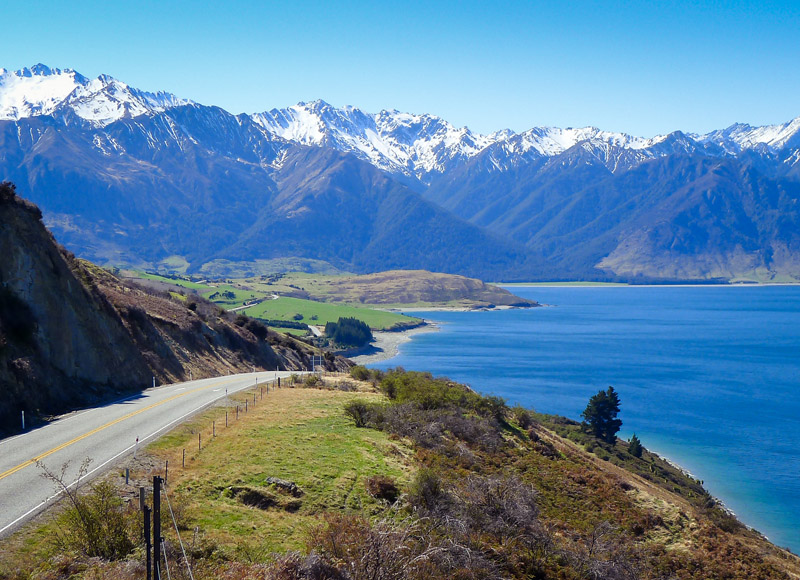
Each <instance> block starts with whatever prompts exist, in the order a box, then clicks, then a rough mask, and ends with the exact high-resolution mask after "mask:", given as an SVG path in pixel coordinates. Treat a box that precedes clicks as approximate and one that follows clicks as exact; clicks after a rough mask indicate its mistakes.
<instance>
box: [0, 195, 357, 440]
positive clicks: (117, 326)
mask: <svg viewBox="0 0 800 580" xmlns="http://www.w3.org/2000/svg"><path fill="white" fill-rule="evenodd" d="M0 247H2V248H3V253H2V255H0V284H1V286H0V386H2V390H1V391H0V403H1V405H0V425H1V426H2V427H0V433H8V432H10V431H14V430H16V429H17V428H18V426H19V425H20V412H21V411H25V414H26V417H27V421H28V425H30V424H31V423H34V422H35V421H37V420H41V419H43V418H45V417H46V416H48V415H51V414H55V413H60V412H63V411H65V410H68V409H70V408H74V407H76V406H79V405H85V404H88V403H92V402H97V401H102V400H106V399H109V398H111V397H116V396H119V395H120V394H122V393H132V392H136V391H140V390H142V389H144V388H147V387H149V386H151V385H152V377H155V378H156V380H157V381H158V382H159V383H165V382H174V381H179V380H185V379H188V378H189V374H190V372H191V373H192V376H193V377H194V378H201V377H204V376H216V375H219V374H221V373H229V372H235V371H250V370H251V369H252V368H253V366H256V367H258V368H263V369H275V368H281V369H300V368H306V367H307V366H308V361H309V357H310V353H311V349H310V347H308V346H306V345H304V344H302V343H299V342H296V341H293V340H292V339H290V338H287V337H282V336H279V335H276V334H274V333H271V332H269V331H268V330H267V329H266V328H265V327H264V326H263V325H261V324H259V323H257V322H254V321H249V320H248V319H246V318H241V319H237V318H236V317H235V316H234V315H231V314H227V313H225V312H224V311H222V310H220V309H219V307H217V306H216V305H214V304H212V303H210V302H207V301H205V300H203V299H200V298H199V297H193V298H191V299H187V298H186V297H185V296H181V295H180V294H175V295H170V294H164V293H160V292H153V291H149V290H147V289H146V288H143V287H139V286H136V285H132V284H129V283H126V282H124V281H122V280H120V279H118V278H116V277H114V276H112V275H111V274H109V273H108V272H106V271H104V270H102V269H100V268H97V267H96V266H94V265H92V264H90V263H87V262H83V261H80V260H77V259H76V258H75V257H74V256H73V255H72V254H70V253H69V252H66V251H65V250H63V249H62V248H60V247H59V246H58V245H57V244H56V242H55V240H54V239H53V237H52V236H51V235H50V233H49V232H48V231H47V230H46V229H45V227H44V225H43V224H42V222H41V212H40V211H39V210H38V208H37V207H36V206H34V205H32V204H30V203H29V202H27V201H25V200H23V199H21V198H20V197H18V196H17V195H16V194H15V191H14V187H13V185H11V184H9V183H3V184H2V185H0ZM328 364H330V365H331V368H334V367H336V366H338V367H339V368H347V364H346V363H345V362H344V361H343V360H341V359H337V360H333V359H331V361H329V362H328Z"/></svg>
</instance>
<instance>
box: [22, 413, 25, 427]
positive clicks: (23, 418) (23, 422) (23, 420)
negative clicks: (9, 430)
mask: <svg viewBox="0 0 800 580" xmlns="http://www.w3.org/2000/svg"><path fill="white" fill-rule="evenodd" d="M22 430H23V431H24V430H25V411H22Z"/></svg>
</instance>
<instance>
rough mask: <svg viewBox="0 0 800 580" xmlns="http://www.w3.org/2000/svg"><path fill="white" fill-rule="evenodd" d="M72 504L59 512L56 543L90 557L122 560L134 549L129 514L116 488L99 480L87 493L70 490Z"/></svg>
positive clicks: (69, 497)
mask: <svg viewBox="0 0 800 580" xmlns="http://www.w3.org/2000/svg"><path fill="white" fill-rule="evenodd" d="M67 497H68V499H69V506H68V507H67V509H66V510H64V512H63V513H62V514H61V515H60V516H59V518H58V521H57V525H58V528H59V533H58V537H57V540H56V543H57V544H58V545H59V546H60V547H61V548H63V549H67V550H75V551H77V552H80V553H81V554H83V555H85V556H88V557H98V558H104V559H106V560H119V559H122V558H124V557H126V556H127V555H128V554H130V553H131V552H133V549H134V547H135V544H134V542H133V541H132V540H131V537H130V535H129V533H128V530H129V529H130V528H131V526H129V521H128V515H127V514H126V512H125V510H124V508H123V504H122V500H121V499H120V498H119V495H118V494H117V490H116V488H114V486H113V485H111V484H110V483H108V482H99V483H95V484H94V485H92V487H91V491H90V492H89V493H88V494H86V495H79V494H77V492H70V494H69V495H68V496H67Z"/></svg>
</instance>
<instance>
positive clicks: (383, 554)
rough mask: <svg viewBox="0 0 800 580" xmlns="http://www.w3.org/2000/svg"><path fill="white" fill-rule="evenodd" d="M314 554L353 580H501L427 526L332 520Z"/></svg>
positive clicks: (314, 542)
mask: <svg viewBox="0 0 800 580" xmlns="http://www.w3.org/2000/svg"><path fill="white" fill-rule="evenodd" d="M309 548H310V549H312V550H314V551H316V552H317V553H319V555H320V556H321V558H322V559H323V560H324V561H325V562H327V563H328V564H329V565H331V566H334V567H335V568H336V569H337V570H338V572H339V573H340V574H341V577H344V578H348V579H350V580H430V579H432V578H453V579H464V580H471V579H478V578H481V579H483V578H487V579H488V578H497V577H498V570H497V568H496V567H495V566H494V564H493V563H492V562H491V561H489V560H488V559H487V558H485V557H484V556H483V555H482V554H481V553H479V552H475V551H474V550H472V549H470V548H469V547H467V546H464V545H461V544H459V543H457V542H454V541H452V540H449V539H442V538H441V537H439V536H438V535H437V534H436V533H435V531H434V530H433V528H431V527H426V526H425V524H424V522H412V523H407V522H406V523H402V524H394V523H391V522H388V521H381V522H377V523H375V524H371V523H370V522H369V521H367V520H366V519H364V518H361V517H358V516H348V515H328V516H326V517H325V523H324V524H322V525H321V526H319V527H317V528H315V529H314V530H312V531H311V533H310V535H309ZM331 578H335V577H334V576H331Z"/></svg>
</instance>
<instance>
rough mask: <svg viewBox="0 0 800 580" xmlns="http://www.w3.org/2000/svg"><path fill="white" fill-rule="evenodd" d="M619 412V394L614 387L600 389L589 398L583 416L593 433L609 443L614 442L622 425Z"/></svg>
mask: <svg viewBox="0 0 800 580" xmlns="http://www.w3.org/2000/svg"><path fill="white" fill-rule="evenodd" d="M618 413H619V395H617V392H616V391H615V390H614V387H608V390H606V391H600V392H599V393H597V394H596V395H594V396H593V397H592V398H591V399H589V404H588V405H586V409H584V411H583V413H581V417H583V418H584V419H585V420H586V423H585V424H586V425H587V426H588V427H589V430H590V431H591V433H592V435H594V436H595V437H597V438H598V439H602V440H603V441H605V442H607V443H614V441H616V439H617V432H618V431H619V429H620V427H622V420H621V419H617V414H618Z"/></svg>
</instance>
